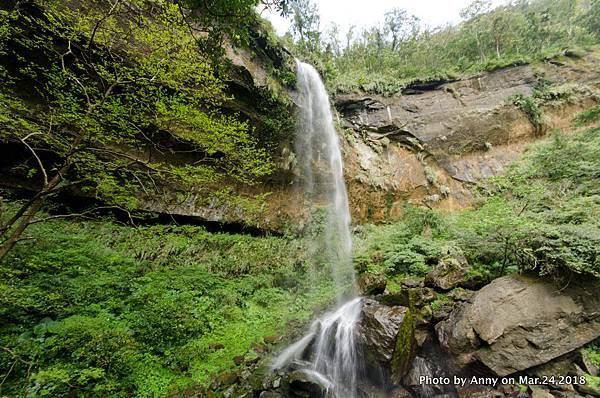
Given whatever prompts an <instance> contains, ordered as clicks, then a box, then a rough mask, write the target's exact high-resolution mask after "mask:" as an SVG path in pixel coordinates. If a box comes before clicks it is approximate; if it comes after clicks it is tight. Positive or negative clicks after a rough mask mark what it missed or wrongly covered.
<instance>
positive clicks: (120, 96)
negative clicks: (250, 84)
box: [0, 0, 272, 260]
mask: <svg viewBox="0 0 600 398" xmlns="http://www.w3.org/2000/svg"><path fill="white" fill-rule="evenodd" d="M78 4H79V3H77V2H73V3H65V2H62V1H59V0H51V1H44V2H39V3H27V4H20V3H17V4H16V5H14V7H13V8H12V9H11V10H9V11H8V14H7V15H5V16H4V17H3V18H2V19H0V22H1V23H2V25H1V26H0V32H8V34H6V35H3V37H4V40H3V41H4V44H3V46H2V47H0V48H3V52H4V53H5V54H6V57H8V58H9V59H11V60H14V61H15V62H12V63H10V62H6V58H4V59H3V62H2V64H4V65H8V66H7V67H6V69H7V72H6V73H4V75H5V76H6V77H10V79H4V80H3V81H2V85H1V86H0V140H1V142H2V143H3V144H4V145H12V146H13V147H15V148H21V149H20V150H19V151H20V153H21V156H20V159H21V162H20V163H19V164H15V165H14V167H13V169H11V171H10V172H11V173H12V174H13V177H14V178H23V177H22V175H23V173H22V172H21V171H22V170H26V173H25V174H26V176H27V178H26V180H27V183H28V184H29V185H30V186H33V187H35V193H34V194H33V195H32V196H31V197H30V198H29V200H28V201H27V202H26V203H25V204H24V205H23V206H22V207H21V208H20V209H18V210H17V211H16V213H15V214H14V215H12V217H10V218H9V219H8V220H6V221H5V222H4V223H3V224H2V225H1V226H0V235H1V240H0V260H2V258H4V257H5V256H6V254H7V253H8V252H9V251H10V249H11V248H12V247H14V245H15V244H16V243H17V242H18V241H19V240H20V239H21V237H22V234H23V232H24V231H25V229H26V228H27V227H28V226H29V225H31V224H32V223H35V222H39V221H40V220H39V219H36V215H37V214H38V212H39V211H40V209H41V208H42V206H43V205H44V203H45V202H46V200H47V199H48V198H49V197H52V196H54V195H56V194H58V193H59V192H61V191H64V190H66V189H73V188H75V187H76V188H77V189H79V190H82V191H85V192H88V194H90V195H92V196H94V197H96V198H98V199H100V200H102V201H104V202H105V203H107V204H108V205H110V206H115V207H118V208H121V209H123V210H125V211H131V210H134V209H136V208H137V207H138V206H139V204H140V200H141V199H143V198H151V197H152V196H154V195H159V194H161V193H162V188H161V187H162V186H163V185H164V184H165V182H166V181H168V182H169V183H170V184H172V185H176V186H179V187H180V188H183V189H189V190H192V191H195V192H196V193H197V194H199V195H200V197H204V198H208V197H209V196H210V195H214V194H215V189H216V188H215V186H218V184H220V183H222V181H223V180H224V179H225V178H227V179H233V180H237V181H240V182H242V183H252V182H253V181H254V180H255V179H256V178H258V177H260V176H263V175H266V174H269V173H270V172H271V170H272V163H271V161H270V158H269V156H268V154H267V153H266V151H265V150H263V149H261V148H259V147H258V145H257V143H256V140H255V138H254V137H253V136H252V134H251V131H250V130H249V128H248V125H247V124H246V123H245V122H242V121H240V120H239V119H237V118H236V117H235V116H226V115H224V114H222V113H221V112H220V111H219V108H218V107H219V105H220V104H221V103H222V101H224V100H225V99H226V95H225V94H224V83H223V82H222V81H221V80H220V79H219V78H218V77H217V76H216V75H215V74H214V72H213V71H214V67H213V65H212V64H211V63H210V62H209V60H210V59H211V56H207V54H206V53H204V52H203V51H201V50H199V49H198V41H197V37H196V36H195V35H194V34H192V33H191V32H190V25H189V23H188V19H187V18H188V17H189V15H185V14H182V13H184V12H185V10H184V9H183V8H181V7H180V6H179V5H177V4H174V3H172V2H169V1H167V0H136V1H128V2H125V1H121V0H112V3H111V2H110V1H107V0H98V1H96V2H95V3H94V5H95V6H96V7H94V8H91V9H88V10H86V11H85V12H83V10H82V9H81V8H80V7H82V6H81V5H80V4H79V5H78ZM123 21H128V23H122V22H123ZM32 53H34V54H36V56H35V57H32V56H30V54H32ZM27 85H33V86H32V87H28V89H27V90H26V91H32V90H35V92H37V93H38V94H39V96H40V100H39V101H36V102H35V103H34V104H32V103H31V99H30V98H28V97H26V96H23V95H22V91H21V89H22V88H23V87H24V86H27ZM177 152H183V153H186V154H187V155H186V156H188V158H189V159H190V161H189V162H183V163H179V164H174V163H172V162H169V159H170V157H171V156H172V155H173V154H176V153H177ZM226 192H227V191H226V190H222V191H220V193H221V194H222V195H226ZM216 194H219V192H217V193H216Z"/></svg>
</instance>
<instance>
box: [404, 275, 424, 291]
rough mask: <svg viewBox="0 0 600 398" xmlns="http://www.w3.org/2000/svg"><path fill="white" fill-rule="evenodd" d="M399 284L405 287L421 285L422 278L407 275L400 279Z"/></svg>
mask: <svg viewBox="0 0 600 398" xmlns="http://www.w3.org/2000/svg"><path fill="white" fill-rule="evenodd" d="M400 286H402V287H403V288H407V289H410V288H413V287H423V278H417V277H412V276H409V277H407V278H404V279H402V281H401V282H400Z"/></svg>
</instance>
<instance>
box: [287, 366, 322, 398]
mask: <svg viewBox="0 0 600 398" xmlns="http://www.w3.org/2000/svg"><path fill="white" fill-rule="evenodd" d="M287 381H288V383H289V386H290V388H291V389H292V390H300V391H305V392H307V393H309V394H310V396H313V395H314V396H322V395H325V394H326V393H327V391H328V390H331V388H332V386H333V385H332V383H331V381H330V380H328V379H327V378H326V377H325V376H323V375H322V374H320V373H319V372H316V371H314V370H310V369H301V370H295V371H293V372H290V373H288V375H287Z"/></svg>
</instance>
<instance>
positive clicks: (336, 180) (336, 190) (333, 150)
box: [272, 61, 362, 398]
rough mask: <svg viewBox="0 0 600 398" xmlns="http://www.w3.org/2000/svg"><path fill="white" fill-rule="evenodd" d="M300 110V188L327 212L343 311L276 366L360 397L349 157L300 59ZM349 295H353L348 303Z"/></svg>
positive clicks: (325, 319) (315, 78)
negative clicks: (346, 166)
mask: <svg viewBox="0 0 600 398" xmlns="http://www.w3.org/2000/svg"><path fill="white" fill-rule="evenodd" d="M297 69H298V73H297V76H298V77H297V79H298V94H299V97H298V105H299V108H300V115H299V123H298V128H299V129H298V133H297V135H296V143H295V144H296V154H297V157H298V161H299V162H298V166H299V169H300V176H299V177H300V178H299V181H298V183H299V185H300V187H301V189H302V192H303V193H304V195H303V196H305V197H306V198H308V199H309V200H310V204H311V207H313V208H321V209H323V208H324V209H326V211H325V213H326V214H325V219H324V225H323V242H322V243H323V246H324V249H325V253H324V255H325V257H326V259H327V261H328V263H329V264H330V265H331V267H332V274H333V275H332V276H333V280H334V282H335V287H336V291H337V297H338V308H337V309H336V310H334V311H332V312H329V313H327V314H325V315H324V316H322V317H320V318H319V319H317V320H315V321H314V322H313V324H312V326H311V328H310V330H309V332H308V333H307V334H306V335H305V336H304V337H303V338H301V339H300V340H299V341H297V342H296V343H294V344H292V345H291V346H289V347H288V348H287V349H285V350H284V351H283V352H282V353H281V354H280V355H279V356H278V357H277V358H275V360H274V362H273V364H272V368H273V369H275V370H277V369H283V368H286V367H292V366H295V367H296V368H298V369H299V370H300V371H302V372H305V374H306V375H307V376H308V377H310V378H312V380H317V381H318V382H319V384H320V385H321V386H322V387H323V389H324V390H326V395H327V396H328V397H334V398H353V397H355V396H356V389H357V379H358V369H359V364H360V362H361V361H360V358H359V353H358V350H357V347H356V342H355V337H356V325H357V322H358V321H359V319H360V313H361V308H362V300H361V299H360V298H359V297H356V296H357V289H356V281H355V275H354V269H353V266H352V236H351V232H350V222H351V220H350V211H349V208H348V194H347V192H346V184H345V182H344V175H343V159H342V152H341V150H340V143H339V139H338V136H337V133H336V129H335V125H334V123H333V117H332V114H331V108H330V103H329V97H328V95H327V91H326V90H325V86H324V85H323V82H322V81H321V78H320V76H319V73H318V72H317V71H316V70H315V69H314V68H313V67H312V66H311V65H308V64H305V63H303V62H300V61H297ZM347 293H349V294H350V296H351V297H352V298H351V299H350V300H349V301H347V302H345V303H344V301H343V300H344V297H346V296H347Z"/></svg>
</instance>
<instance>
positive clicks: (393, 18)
mask: <svg viewBox="0 0 600 398" xmlns="http://www.w3.org/2000/svg"><path fill="white" fill-rule="evenodd" d="M385 27H386V29H387V30H388V31H389V33H390V34H391V35H392V43H391V48H392V51H396V50H397V48H398V45H399V44H400V42H402V41H404V40H407V39H408V38H409V37H415V36H416V35H417V34H418V32H419V19H418V18H417V17H416V16H414V15H408V13H407V12H406V11H405V10H402V9H400V8H394V9H392V10H390V11H388V12H386V13H385Z"/></svg>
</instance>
